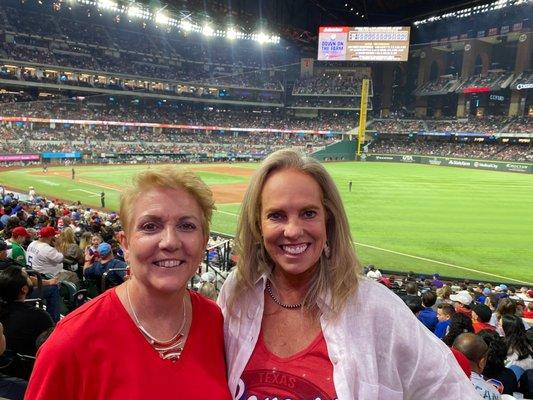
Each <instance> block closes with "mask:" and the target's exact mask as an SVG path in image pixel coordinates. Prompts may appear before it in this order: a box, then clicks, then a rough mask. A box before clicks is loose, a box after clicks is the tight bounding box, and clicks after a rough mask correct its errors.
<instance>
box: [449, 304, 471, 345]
mask: <svg viewBox="0 0 533 400" xmlns="http://www.w3.org/2000/svg"><path fill="white" fill-rule="evenodd" d="M473 332H474V327H473V326H472V320H471V319H470V318H468V317H467V316H466V315H464V314H461V313H458V312H456V313H455V314H453V315H452V317H451V318H450V326H449V327H448V333H446V335H445V336H444V337H443V338H442V341H443V342H444V343H446V344H447V345H448V346H451V345H452V344H453V341H454V340H455V339H456V338H457V336H459V335H460V334H461V333H473Z"/></svg>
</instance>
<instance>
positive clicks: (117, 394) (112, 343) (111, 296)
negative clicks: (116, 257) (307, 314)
mask: <svg viewBox="0 0 533 400" xmlns="http://www.w3.org/2000/svg"><path fill="white" fill-rule="evenodd" d="M213 209H214V201H213V197H212V193H211V191H210V190H209V188H208V187H207V186H206V185H205V184H204V183H203V182H202V181H201V180H200V179H199V178H198V177H197V176H195V175H194V174H192V173H189V172H183V171H177V170H176V169H174V168H171V167H167V168H164V169H161V170H148V171H146V172H143V173H141V174H139V175H137V176H136V178H135V181H134V185H133V187H131V188H129V189H127V190H126V191H125V192H124V193H123V195H122V199H121V205H120V216H121V221H122V224H123V229H124V230H123V232H121V234H120V237H119V238H120V242H121V245H122V246H123V248H124V251H125V256H126V259H127V260H128V262H129V265H130V268H131V271H132V274H131V278H130V279H128V280H127V281H126V282H125V283H124V284H122V285H121V286H119V287H117V288H116V289H112V290H108V291H106V292H105V293H104V294H102V295H101V296H99V297H97V298H96V299H94V300H93V301H92V302H89V303H87V304H86V305H84V306H82V307H80V308H78V309H77V310H75V311H74V312H72V313H71V314H69V315H68V316H66V317H65V318H64V319H63V320H62V321H61V322H60V323H59V324H58V326H57V328H56V329H55V331H54V333H53V334H52V335H51V336H50V338H48V340H47V341H46V343H45V344H44V345H43V347H42V348H41V349H40V350H39V355H38V357H37V362H36V365H35V369H34V373H33V375H32V377H31V379H30V382H29V385H28V391H27V394H26V400H34V399H39V400H48V399H50V400H52V399H57V398H59V397H61V398H69V399H77V400H92V399H98V398H100V399H102V398H106V399H130V398H131V399H142V398H146V399H147V398H149V399H158V398H167V397H168V396H169V395H171V394H174V395H175V396H177V397H180V398H183V399H194V398H213V399H221V400H229V399H230V398H231V396H230V394H229V391H228V386H227V380H226V365H225V359H224V342H223V331H222V328H223V326H222V324H223V320H222V314H221V312H220V310H219V309H218V307H217V306H216V304H215V303H214V302H212V301H210V300H208V299H205V298H204V297H203V296H200V295H199V294H197V293H196V292H194V291H188V290H187V284H188V282H189V281H190V279H191V277H192V276H193V275H194V274H195V273H196V271H197V269H198V267H199V265H200V262H201V261H202V258H203V256H204V252H205V247H206V244H207V241H208V237H209V224H210V220H211V215H212V211H213ZM191 327H192V329H191ZM183 349H185V352H183V353H182V350H183Z"/></svg>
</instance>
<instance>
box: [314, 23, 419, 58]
mask: <svg viewBox="0 0 533 400" xmlns="http://www.w3.org/2000/svg"><path fill="white" fill-rule="evenodd" d="M410 32H411V28H410V27H408V26H374V27H348V26H321V27H320V28H319V31H318V60H320V61H407V57H408V55H409V34H410Z"/></svg>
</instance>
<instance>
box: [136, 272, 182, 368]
mask: <svg viewBox="0 0 533 400" xmlns="http://www.w3.org/2000/svg"><path fill="white" fill-rule="evenodd" d="M126 296H127V299H128V305H129V306H130V309H131V313H132V314H133V320H134V322H135V325H136V326H137V329H139V331H140V332H141V333H142V335H143V336H144V338H145V339H146V340H147V342H148V343H150V345H151V346H152V348H153V349H154V350H155V351H157V352H158V353H159V357H161V358H162V359H163V360H170V361H172V362H176V360H179V358H180V357H181V353H182V352H183V347H184V346H183V345H184V343H183V337H184V335H183V329H184V328H185V322H186V319H187V318H186V316H187V315H186V309H185V297H184V298H183V321H182V322H181V326H180V328H179V329H178V332H177V333H176V334H175V335H174V336H172V338H170V339H169V340H159V339H156V338H155V337H153V336H152V335H151V334H150V333H149V332H148V331H147V330H146V328H145V327H144V326H142V324H141V321H139V318H138V317H137V313H136V312H135V309H134V308H133V305H132V303H131V298H130V281H128V283H127V284H126Z"/></svg>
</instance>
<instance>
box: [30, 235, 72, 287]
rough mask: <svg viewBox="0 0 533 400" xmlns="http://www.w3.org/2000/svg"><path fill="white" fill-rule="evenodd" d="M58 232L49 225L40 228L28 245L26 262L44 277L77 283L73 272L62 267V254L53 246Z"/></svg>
mask: <svg viewBox="0 0 533 400" xmlns="http://www.w3.org/2000/svg"><path fill="white" fill-rule="evenodd" d="M58 233H59V232H57V231H56V230H55V228H53V227H51V226H45V227H44V228H41V229H40V230H39V239H38V240H34V241H33V242H31V243H30V245H29V246H28V249H27V251H26V257H27V258H26V262H27V264H28V265H29V266H30V267H31V268H33V269H34V270H36V271H37V272H40V273H41V274H42V275H43V276H44V277H45V278H46V279H52V278H57V279H58V280H59V281H62V280H67V281H70V282H72V283H78V281H79V278H78V276H77V275H76V273H75V272H72V271H66V270H64V269H63V259H64V256H63V254H61V252H60V251H58V250H57V249H56V248H55V247H54V246H55V241H56V235H57V234H58Z"/></svg>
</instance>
